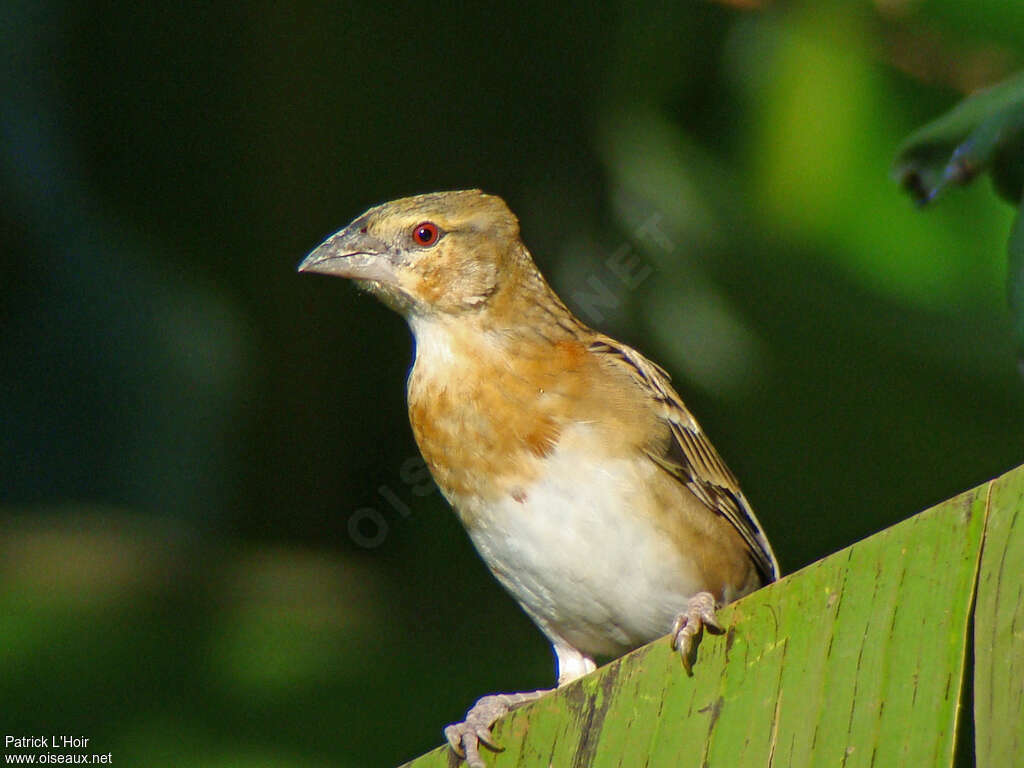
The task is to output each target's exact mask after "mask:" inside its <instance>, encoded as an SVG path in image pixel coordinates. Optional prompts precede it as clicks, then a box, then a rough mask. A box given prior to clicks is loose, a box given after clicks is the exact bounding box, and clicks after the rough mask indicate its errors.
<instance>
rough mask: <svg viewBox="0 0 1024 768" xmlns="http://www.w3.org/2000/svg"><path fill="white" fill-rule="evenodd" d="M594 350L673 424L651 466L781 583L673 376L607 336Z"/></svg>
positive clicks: (763, 540)
mask: <svg viewBox="0 0 1024 768" xmlns="http://www.w3.org/2000/svg"><path fill="white" fill-rule="evenodd" d="M589 349H590V351H591V352H592V353H594V354H596V355H599V356H604V357H605V359H607V360H610V361H611V362H613V363H614V364H618V365H621V366H623V367H624V368H626V369H627V370H628V371H629V373H630V374H631V375H632V376H633V378H634V379H635V380H636V381H637V382H638V383H639V384H640V386H641V387H642V388H643V389H645V390H646V391H647V392H649V393H650V396H651V397H652V398H653V399H654V400H655V401H657V402H658V403H659V404H660V405H661V406H662V409H663V416H662V418H664V419H665V421H666V422H667V423H668V426H669V431H670V434H671V438H672V439H671V441H670V443H669V446H668V450H667V451H665V452H664V453H660V454H659V453H654V452H648V456H650V458H651V460H652V461H654V462H655V463H656V464H658V466H660V467H661V468H663V469H664V470H665V471H667V472H669V473H670V474H671V475H673V476H674V477H675V478H677V479H678V480H679V481H680V482H681V483H683V484H684V485H685V486H686V487H687V488H688V489H689V490H690V492H692V493H693V495H694V496H696V497H697V498H698V499H700V501H702V502H703V503H704V504H705V505H706V506H707V507H708V509H710V510H712V511H713V512H715V513H716V514H719V515H722V516H723V517H725V519H726V520H728V521H729V522H730V523H731V524H732V525H733V527H734V528H735V529H736V530H737V531H738V532H739V534H740V536H741V537H743V540H744V541H745V542H746V544H747V546H748V548H749V551H750V557H751V559H752V560H753V561H754V564H755V565H756V566H757V569H758V571H759V572H760V573H761V576H762V577H763V578H764V581H765V582H766V583H767V582H771V581H774V580H775V579H777V578H778V577H779V573H780V571H779V563H778V560H777V559H776V558H775V553H774V552H773V551H772V547H771V544H769V543H768V538H767V537H766V536H765V534H764V530H763V529H762V528H761V524H760V522H758V519H757V516H756V515H755V514H754V510H753V509H751V507H750V504H749V502H748V501H747V499H746V497H745V496H744V495H743V491H741V490H740V487H739V483H738V482H737V480H736V477H735V475H733V473H732V472H731V471H730V470H729V468H728V467H727V466H726V465H725V462H724V461H723V460H722V457H721V456H719V455H718V451H716V450H715V448H714V446H713V445H712V444H711V442H710V441H709V440H708V438H707V436H706V435H705V434H704V431H703V430H702V429H701V427H700V424H698V423H697V420H696V419H694V417H693V414H691V413H690V411H689V410H687V408H686V406H685V405H684V404H683V401H682V400H681V399H680V397H679V395H678V394H676V392H675V390H674V389H672V386H671V384H670V383H669V375H668V373H666V372H665V370H664V369H663V368H661V367H660V366H658V365H656V364H655V363H652V362H651V361H650V360H648V359H647V358H646V357H644V356H643V355H641V354H640V353H639V352H637V351H636V350H635V349H633V348H632V347H628V346H626V345H625V344H620V343H618V342H617V341H615V340H614V339H611V338H609V337H606V336H599V337H598V338H597V340H596V341H594V342H593V343H592V344H591V345H590V347H589Z"/></svg>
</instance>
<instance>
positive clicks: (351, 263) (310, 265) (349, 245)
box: [299, 224, 396, 283]
mask: <svg viewBox="0 0 1024 768" xmlns="http://www.w3.org/2000/svg"><path fill="white" fill-rule="evenodd" d="M360 230H361V227H359V226H357V225H356V224H353V225H352V226H349V227H346V228H345V229H343V230H341V231H340V232H337V233H335V234H333V235H331V236H330V237H329V238H327V239H326V240H324V242H323V243H321V244H320V245H319V246H317V248H316V249H315V250H314V251H313V252H312V253H310V254H309V256H307V257H306V258H304V259H303V260H302V262H301V263H300V264H299V272H319V273H321V274H324V275H335V276H337V277H347V278H349V279H351V280H372V281H375V282H379V283H394V282H395V281H396V275H395V271H394V268H393V266H392V264H391V260H390V259H389V258H388V254H387V244H386V243H384V242H383V241H382V240H378V239H377V238H375V237H373V236H372V235H369V234H366V233H365V232H362V231H360Z"/></svg>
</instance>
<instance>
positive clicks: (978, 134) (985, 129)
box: [893, 72, 1024, 205]
mask: <svg viewBox="0 0 1024 768" xmlns="http://www.w3.org/2000/svg"><path fill="white" fill-rule="evenodd" d="M893 167H894V170H895V173H896V175H897V177H898V178H899V180H900V183H901V184H902V185H903V187H904V188H905V189H906V190H907V191H908V192H909V193H910V195H911V196H912V197H913V198H914V199H915V200H916V201H917V202H918V203H919V204H921V205H924V204H926V203H929V202H931V201H932V200H934V199H935V197H936V196H937V195H938V194H939V193H940V192H942V191H943V190H944V189H945V188H946V187H947V186H949V185H950V184H959V185H963V184H968V183H970V182H971V180H973V179H974V178H975V177H976V176H977V175H978V174H979V173H982V172H984V171H986V170H987V171H989V172H990V173H991V174H992V181H993V183H994V185H995V188H996V191H997V192H998V193H999V194H1000V195H1001V196H1002V197H1004V198H1005V199H1006V200H1007V201H1009V202H1010V203H1012V204H1013V205H1017V204H1019V203H1020V201H1021V192H1022V190H1024V72H1019V73H1017V74H1016V75H1013V76H1012V77H1010V78H1008V79H1006V80H1004V81H1003V82H1001V83H998V84H996V85H994V86H992V87H990V88H986V89H985V90H983V91H979V92H978V93H975V94H973V95H971V96H968V97H967V98H966V99H964V100H963V101H961V102H960V103H959V104H957V105H956V106H955V107H954V108H953V109H951V110H950V111H949V112H947V113H946V114H945V115H943V116H942V117H939V118H937V119H936V120H933V121H932V122H930V123H928V124H927V125H924V126H922V127H921V128H919V129H918V130H917V131H915V132H914V133H913V134H911V135H910V136H909V137H908V138H907V140H906V141H904V142H903V145H902V146H901V147H900V149H899V151H898V153H897V155H896V161H895V163H894V164H893Z"/></svg>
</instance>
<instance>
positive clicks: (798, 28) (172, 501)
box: [0, 0, 1024, 767]
mask: <svg viewBox="0 0 1024 768" xmlns="http://www.w3.org/2000/svg"><path fill="white" fill-rule="evenodd" d="M739 5H743V4H739ZM3 17H4V23H3V24H2V25H0V40H2V42H3V47H4V50H5V51H6V52H7V54H8V55H7V63H8V66H6V67H4V68H2V69H0V99H2V103H3V109H2V110H0V128H2V130H3V141H2V142H0V203H2V205H0V222H2V224H3V227H2V230H0V231H2V232H3V233H4V241H3V245H4V253H5V255H6V257H7V258H6V259H4V260H3V261H0V296H2V300H0V322H2V324H3V326H2V327H3V329H4V333H3V334H0V426H2V428H0V503H2V504H3V505H4V506H3V507H2V508H0V550H2V552H0V554H2V559H0V578H2V581H0V635H2V636H3V638H4V643H3V644H2V648H0V658H2V661H3V663H2V664H0V670H2V671H0V698H2V699H3V701H5V702H7V704H6V705H5V707H4V715H5V717H4V722H5V728H7V729H8V732H10V733H25V734H45V733H50V732H68V733H75V734H80V735H82V736H86V737H89V738H90V739H92V741H91V742H90V743H91V745H95V747H96V749H97V751H102V752H106V751H111V752H112V753H113V757H114V759H115V760H116V761H118V762H119V763H120V764H122V765H147V766H159V765H176V766H190V765H194V766H211V765H212V766H216V765H221V764H223V765H238V766H248V765H252V766H256V765H259V766H275V767H277V766H298V765H304V766H305V765H333V766H338V765H353V766H356V765H367V764H389V763H397V762H399V761H400V760H402V759H404V758H408V757H410V756H412V755H414V754H417V753H420V752H423V751H424V750H426V749H427V748H428V747H430V746H432V745H435V744H437V743H439V741H440V739H441V735H440V728H441V726H442V725H444V724H445V723H447V722H450V721H452V720H454V719H456V718H458V717H459V716H460V715H461V714H462V712H463V711H464V709H465V707H466V706H467V705H468V704H469V703H470V702H471V701H472V700H473V699H474V698H475V697H476V696H478V695H480V694H482V693H485V692H490V691H495V690H525V689H530V688H535V687H541V686H544V685H549V684H550V683H551V681H552V674H553V673H552V670H553V664H552V659H551V657H550V650H549V648H548V647H547V644H546V643H545V642H544V641H543V639H542V637H541V635H540V634H539V632H537V631H536V630H535V629H534V628H533V627H532V626H531V625H530V623H529V621H528V620H527V619H526V618H525V617H524V616H523V615H522V613H521V612H520V611H519V610H518V608H517V607H516V606H515V605H514V604H513V603H512V602H511V600H510V599H508V598H507V597H506V596H505V595H504V594H503V593H502V592H501V590H500V588H499V587H498V586H497V584H496V583H495V582H494V580H493V579H492V578H491V577H490V575H489V574H488V573H487V571H486V569H485V568H484V567H483V565H482V564H481V563H480V562H479V560H478V558H477V557H476V555H475V554H474V552H473V550H472V548H471V546H470V545H469V543H468V540H467V538H466V536H465V534H464V533H463V532H462V531H461V529H460V527H459V526H458V524H457V522H456V521H455V520H454V519H453V516H452V515H450V514H449V513H448V512H447V510H446V509H445V505H444V503H443V501H442V500H441V499H440V497H439V495H438V494H437V493H436V492H430V488H429V486H424V485H423V483H422V478H420V477H418V476H416V475H415V472H411V471H410V469H409V468H410V466H412V465H410V464H409V463H407V460H408V459H410V457H414V456H416V448H415V445H414V444H413V442H412V438H411V435H410V432H409V428H408V425H407V421H406V415H405V408H404V375H405V372H406V369H407V367H408V363H409V360H410V354H411V347H410V343H409V334H408V331H407V330H406V329H405V328H404V326H403V324H402V321H401V320H400V319H399V318H398V317H397V316H394V315H392V314H391V313H390V312H389V311H388V310H386V309H385V308H384V307H382V306H379V305H377V304H376V303H374V302H372V301H371V300H369V299H367V298H366V297H363V296H360V295H357V294H356V293H355V292H354V291H352V290H351V288H350V287H349V286H346V285H344V284H343V283H342V282H341V281H337V280H321V279H312V278H308V277H300V276H298V275H296V274H295V273H294V267H295V265H296V263H297V262H298V261H299V260H300V259H301V257H302V256H303V255H304V254H305V253H306V252H307V251H308V250H309V249H310V248H311V247H313V246H314V245H315V244H316V243H318V242H320V240H321V239H322V237H323V236H324V235H325V234H327V233H329V232H332V231H334V230H336V229H337V228H338V227H340V226H341V225H343V224H344V223H345V222H347V221H348V220H350V219H351V218H352V217H353V216H355V215H356V214H358V213H360V212H361V211H362V210H364V209H365V208H366V207H367V206H369V205H371V204H374V203H377V202H380V201H382V200H386V199H389V198H392V197H396V196H400V195H405V194H412V193H416V192H424V191H430V190H436V189H445V188H459V187H477V186H479V187H482V188H483V189H485V190H487V191H489V192H493V193H496V194H500V195H502V196H503V197H505V198H506V199H507V200H508V201H509V203H510V205H511V206H512V208H513V209H514V210H515V211H516V212H517V213H518V214H519V216H520V219H521V220H522V224H523V231H524V236H525V239H526V241H527V243H528V244H529V246H530V247H531V249H532V250H533V251H534V253H535V255H536V257H537V260H538V262H539V264H540V265H541V267H542V269H544V270H545V271H546V272H547V274H548V275H549V276H550V277H551V279H552V282H553V283H554V284H555V286H556V288H557V289H558V290H559V292H560V293H561V294H562V295H563V296H564V297H566V299H567V300H568V301H569V302H570V304H572V305H573V306H575V307H577V308H578V309H579V310H580V312H581V314H582V315H583V316H584V317H585V318H586V319H588V320H590V321H592V322H594V323H595V324H597V325H599V326H600V327H601V328H602V330H606V331H608V332H611V333H613V334H615V335H618V336H620V337H622V338H623V340H625V341H627V342H630V343H633V344H635V345H636V346H638V347H640V348H641V349H643V350H644V351H645V352H646V353H647V354H649V355H650V356H651V357H653V358H654V359H655V360H657V361H659V362H660V363H662V364H663V365H665V366H666V367H667V368H668V369H669V370H670V371H672V372H673V374H674V375H675V380H676V384H677V385H678V388H679V389H680V391H681V392H682V394H683V396H684V397H685V398H686V399H687V402H688V404H689V405H690V406H691V407H692V408H693V410H694V411H695V412H696V413H697V414H698V415H699V417H700V419H701V421H702V423H703V424H704V426H705V428H706V429H707V430H708V431H709V433H710V434H711V435H712V437H713V438H714V440H715V443H716V445H717V446H718V447H719V449H720V450H721V451H722V452H723V454H724V455H725V456H726V457H727V459H728V460H729V462H730V464H731V465H732V467H733V469H734V470H735V471H736V472H737V474H738V475H739V476H740V478H741V479H742V481H743V484H744V487H745V489H746V491H747V494H748V496H749V497H750V498H751V499H752V500H753V502H754V504H755V506H756V507H757V509H758V514H759V516H760V518H761V520H762V521H763V522H764V524H765V525H766V527H767V529H768V532H769V534H770V536H771V538H772V541H773V543H774V545H775V548H776V550H777V552H778V553H779V555H780V557H781V559H782V561H783V566H784V568H786V569H787V570H793V569H796V568H798V567H800V566H801V565H804V564H806V563H808V562H810V561H812V560H814V559H816V558H819V557H821V556H823V555H825V554H827V553H828V552H831V551H834V550H836V549H838V548H840V547H841V546H843V545H845V544H848V543H850V542H852V541H854V540H857V539H859V538H862V537H864V536H866V535H868V534H870V533H871V532H873V531H876V530H878V529H880V528H882V527H884V526H886V525H888V524H890V523H892V522H894V521H896V520H899V519H902V518H904V517H907V516H908V515H910V514H912V513H913V512H915V511H917V510H919V509H922V508H924V507H926V506H928V505H929V504H931V503H934V502H937V501H939V500H941V499H944V498H947V497H949V496H952V495H953V494H954V493H956V492H958V491H960V490H963V489H965V488H969V487H973V486H974V485H977V484H978V483H980V482H982V481H984V480H986V479H988V478H990V477H992V476H995V475H997V474H999V473H1000V472H1002V471H1003V470H1005V469H1007V468H1009V467H1011V466H1014V465H1016V464H1019V463H1021V461H1022V460H1024V430H1022V423H1024V391H1022V385H1021V383H1020V381H1019V380H1018V378H1017V376H1016V373H1015V370H1014V365H1013V354H1012V351H1013V345H1014V335H1013V327H1012V325H1011V322H1010V320H1009V318H1008V316H1007V313H1006V310H1005V300H1004V275H1005V271H1006V269H1007V264H1006V261H1005V251H1004V245H1003V244H1004V243H1005V240H1006V237H1007V233H1008V232H1009V231H1010V227H1011V219H1012V212H1011V211H1010V210H1009V209H1007V208H1006V206H1004V205H1002V204H1001V203H999V201H998V200H997V198H996V195H995V193H994V192H993V191H992V190H991V189H989V188H988V187H987V185H973V186H972V187H970V188H967V189H964V190H957V191H956V194H955V198H954V195H947V196H945V197H944V198H943V199H942V200H939V201H938V202H937V203H936V204H935V206H934V208H935V210H934V211H933V212H932V213H931V214H930V215H928V216H921V215H920V214H919V213H918V212H917V211H915V209H914V208H913V206H912V205H911V204H910V203H909V202H908V201H907V200H906V199H905V198H903V197H902V196H901V195H900V193H899V190H898V189H896V188H895V185H892V184H891V183H889V180H888V173H889V163H890V160H891V158H892V157H893V155H894V153H895V151H896V148H897V146H898V145H899V142H900V138H901V137H902V136H905V135H907V134H909V133H910V132H911V130H913V128H914V127H915V126H917V125H921V124H923V123H924V122H926V121H927V120H929V119H931V118H932V117H933V116H934V115H936V114H940V113H942V112H943V111H944V110H945V109H948V108H949V107H950V106H951V105H953V104H954V103H956V102H957V101H959V100H960V98H962V96H963V92H964V91H966V90H974V89H977V88H979V87H982V86H984V85H988V84H991V83H993V82H996V81H997V80H999V79H1001V78H1003V77H1006V76H1007V74H1008V73H1009V72H1011V71H1013V70H1015V69H1019V68H1020V67H1021V65H1022V63H1024V62H1022V53H1024V47H1022V44H1024V4H1019V3H1005V2H1002V1H1001V0H981V1H979V2H976V3H971V4H963V3H960V2H959V1H958V0H929V1H927V2H924V1H917V2H914V1H911V0H884V2H883V0H877V1H876V2H875V3H870V4H869V3H832V2H829V3H813V4H812V3H807V4H801V3H792V4H786V5H785V6H782V5H774V4H770V5H768V6H767V7H766V8H762V9H757V10H751V9H746V10H744V9H742V8H738V7H733V6H730V5H726V4H714V3H692V4H661V3H651V2H640V3H630V4H625V3H604V4H598V5H594V4H586V5H584V4H581V3H569V4H553V3H537V2H527V3H525V4H520V5H518V6H516V8H515V9H505V10H501V11H498V10H495V9H494V8H490V7H487V6H484V5H480V6H467V7H457V6H448V5H443V6H440V7H435V6H431V7H430V8H429V9H428V8H427V7H426V6H421V5H418V4H413V3H408V2H404V3H398V4H392V5H388V6H380V5H370V4H359V3H350V4H341V5H332V6H325V5H321V4H318V3H310V2H305V1H304V0H299V1H298V2H293V3H289V4H284V5H282V4H277V5H275V4H265V3H264V4H213V5H206V6H203V7H202V8H196V7H185V6H177V5H171V4H168V3H157V4H153V3H149V4H141V5H140V4H129V3H124V2H115V3H112V4H111V3H95V2H90V1H89V0H86V2H78V3H64V2H57V1H55V0H35V1H34V2H31V3H29V2H25V0H17V1H16V2H12V3H8V4H7V5H6V6H5V8H4V11H3ZM1017 237H1018V238H1020V233H1019V227H1018V234H1017ZM623 254H626V255H627V256H628V257H629V258H630V259H632V260H633V261H632V262H631V263H632V264H633V265H634V266H635V267H636V270H635V271H634V272H633V274H634V275H635V276H636V278H637V279H636V280H633V281H629V282H625V281H622V280H621V279H619V278H618V277H617V273H616V272H614V271H612V270H610V269H609V267H608V266H607V264H608V260H609V259H611V258H621V257H622V255H623ZM641 276H643V279H641ZM595 295H599V296H602V297H603V298H604V301H603V302H594V301H593V297H594V296H595ZM609 295H610V296H611V298H610V299H609V298H608V297H609ZM587 307H589V308H590V310H589V312H586V311H584V310H585V308H587ZM357 512H358V513H359V514H358V516H356V517H354V515H356V513H357ZM353 521H355V523H357V525H355V526H354V530H350V523H351V522H353ZM370 540H374V543H375V544H376V546H374V547H372V548H367V547H364V546H360V545H359V542H362V543H363V544H366V543H368V542H369V541H370ZM12 702H13V704H12Z"/></svg>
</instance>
